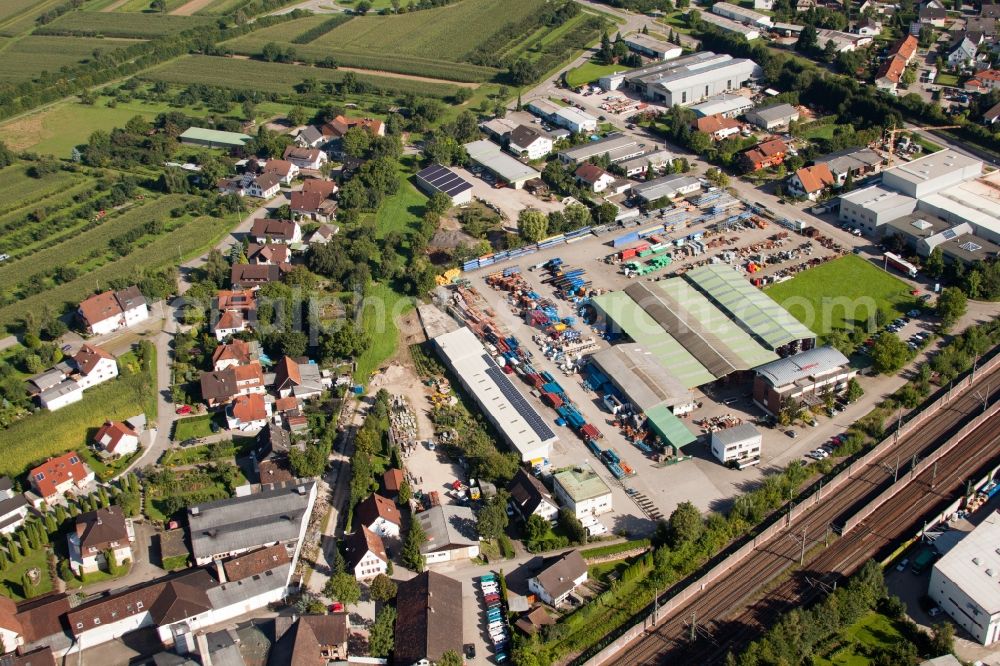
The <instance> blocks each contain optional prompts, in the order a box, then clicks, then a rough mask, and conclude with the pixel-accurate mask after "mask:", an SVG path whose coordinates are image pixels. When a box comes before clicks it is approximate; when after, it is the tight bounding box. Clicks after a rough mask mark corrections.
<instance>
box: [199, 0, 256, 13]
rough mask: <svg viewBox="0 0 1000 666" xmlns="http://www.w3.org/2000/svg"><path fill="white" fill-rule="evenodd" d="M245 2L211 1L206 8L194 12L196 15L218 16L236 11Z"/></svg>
mask: <svg viewBox="0 0 1000 666" xmlns="http://www.w3.org/2000/svg"><path fill="white" fill-rule="evenodd" d="M244 2H245V0H212V2H210V3H209V4H208V5H207V6H206V7H203V8H202V9H199V10H198V11H197V12H195V14H196V15H203V14H204V15H210V16H218V15H220V14H228V13H229V12H233V11H236V9H238V8H239V7H241V6H242V5H243V4H244Z"/></svg>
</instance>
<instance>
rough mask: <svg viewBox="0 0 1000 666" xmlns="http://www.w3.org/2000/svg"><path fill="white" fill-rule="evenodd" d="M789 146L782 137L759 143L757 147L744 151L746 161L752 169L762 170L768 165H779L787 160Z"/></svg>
mask: <svg viewBox="0 0 1000 666" xmlns="http://www.w3.org/2000/svg"><path fill="white" fill-rule="evenodd" d="M787 154H788V146H786V145H785V142H784V141H782V140H781V139H771V140H770V141H764V142H763V143H760V144H758V145H757V147H756V148H751V149H750V150H748V151H746V152H744V153H743V160H744V163H745V164H746V165H747V166H748V167H749V168H750V170H751V171H760V170H761V169H766V168H768V167H773V166H778V165H779V164H781V163H782V162H784V161H785V155H787Z"/></svg>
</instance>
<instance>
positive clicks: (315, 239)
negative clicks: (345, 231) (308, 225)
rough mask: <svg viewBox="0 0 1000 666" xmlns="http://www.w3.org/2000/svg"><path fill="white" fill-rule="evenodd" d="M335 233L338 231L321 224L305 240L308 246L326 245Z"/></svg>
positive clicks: (335, 228) (333, 227)
mask: <svg viewBox="0 0 1000 666" xmlns="http://www.w3.org/2000/svg"><path fill="white" fill-rule="evenodd" d="M337 231H339V229H337V227H335V226H330V225H329V224H321V225H319V227H317V228H316V230H315V231H313V232H312V233H310V234H309V237H308V238H306V243H308V244H309V245H326V244H327V243H329V242H330V239H331V238H333V237H334V236H335V235H336V234H337Z"/></svg>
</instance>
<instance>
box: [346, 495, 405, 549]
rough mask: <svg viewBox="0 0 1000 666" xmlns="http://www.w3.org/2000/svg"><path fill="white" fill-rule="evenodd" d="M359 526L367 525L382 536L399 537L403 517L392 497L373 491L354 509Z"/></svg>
mask: <svg viewBox="0 0 1000 666" xmlns="http://www.w3.org/2000/svg"><path fill="white" fill-rule="evenodd" d="M354 515H355V517H356V520H355V523H356V524H357V526H358V527H367V528H368V529H370V530H371V531H372V532H374V533H375V534H377V535H379V536H380V537H392V538H398V537H399V528H400V527H401V526H402V524H403V519H402V517H401V516H400V515H399V508H398V507H397V506H396V503H395V502H393V501H392V500H390V499H387V498H385V497H382V496H381V495H379V494H378V493H372V494H371V495H369V496H368V497H366V498H365V499H363V500H362V501H361V503H360V504H358V506H357V508H355V510H354Z"/></svg>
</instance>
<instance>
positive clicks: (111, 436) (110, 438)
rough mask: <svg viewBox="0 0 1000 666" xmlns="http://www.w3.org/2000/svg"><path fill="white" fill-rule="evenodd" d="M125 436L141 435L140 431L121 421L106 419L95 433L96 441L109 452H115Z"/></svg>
mask: <svg viewBox="0 0 1000 666" xmlns="http://www.w3.org/2000/svg"><path fill="white" fill-rule="evenodd" d="M125 437H136V438H138V437H139V433H137V432H136V431H135V430H133V429H132V428H130V427H129V426H127V425H126V424H124V423H121V422H119V421H105V422H104V425H102V426H101V429H100V430H98V431H97V434H96V435H94V441H95V442H97V443H98V444H100V446H101V448H102V449H104V450H105V451H107V452H108V453H114V452H115V449H116V448H118V445H119V444H121V442H122V439H124V438H125Z"/></svg>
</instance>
